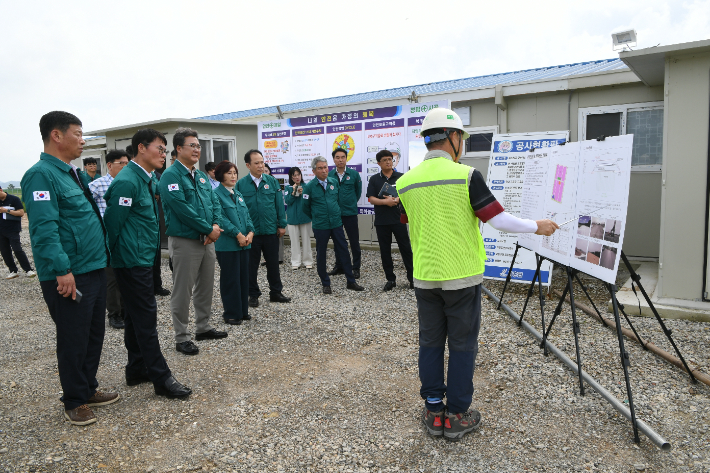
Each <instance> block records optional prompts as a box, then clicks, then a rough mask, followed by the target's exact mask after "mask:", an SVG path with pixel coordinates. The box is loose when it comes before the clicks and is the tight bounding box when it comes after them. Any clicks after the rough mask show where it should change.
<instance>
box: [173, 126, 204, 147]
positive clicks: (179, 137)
mask: <svg viewBox="0 0 710 473" xmlns="http://www.w3.org/2000/svg"><path fill="white" fill-rule="evenodd" d="M189 136H193V137H195V138H198V139H199V136H197V132H196V131H195V130H193V129H192V128H185V127H180V128H178V129H177V130H175V134H174V135H173V148H175V149H177V147H178V146H185V138H187V137H189Z"/></svg>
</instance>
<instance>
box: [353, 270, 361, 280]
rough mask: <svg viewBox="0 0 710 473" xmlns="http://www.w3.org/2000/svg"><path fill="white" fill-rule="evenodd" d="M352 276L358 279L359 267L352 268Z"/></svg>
mask: <svg viewBox="0 0 710 473" xmlns="http://www.w3.org/2000/svg"><path fill="white" fill-rule="evenodd" d="M353 277H354V278H355V279H360V270H359V269H353Z"/></svg>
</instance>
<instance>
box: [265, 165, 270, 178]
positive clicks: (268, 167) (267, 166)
mask: <svg viewBox="0 0 710 473" xmlns="http://www.w3.org/2000/svg"><path fill="white" fill-rule="evenodd" d="M264 167H265V168H266V169H268V170H269V176H270V175H271V166H269V165H268V164H266V163H264Z"/></svg>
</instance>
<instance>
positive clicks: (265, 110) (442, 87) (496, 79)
mask: <svg viewBox="0 0 710 473" xmlns="http://www.w3.org/2000/svg"><path fill="white" fill-rule="evenodd" d="M627 68H628V67H627V66H626V64H624V63H623V62H622V61H621V60H620V59H618V58H616V59H603V60H601V61H588V62H580V63H577V64H565V65H562V66H552V67H541V68H538V69H528V70H525V71H517V72H506V73H503V74H491V75H487V76H478V77H469V78H467V79H456V80H448V81H443V82H431V83H429V84H420V85H413V86H409V87H398V88H396V89H386V90H378V91H376V92H364V93H361V94H352V95H343V96H340V97H331V98H327V99H318V100H308V101H305V102H298V103H291V104H285V105H280V107H281V111H282V112H284V113H286V112H293V111H296V110H304V109H306V110H307V109H314V108H322V107H332V106H337V105H347V104H351V103H361V102H368V101H372V100H386V99H395V98H403V97H407V96H409V95H411V93H412V91H415V92H416V93H417V95H425V94H435V93H442V92H455V91H457V90H468V89H476V88H481V87H492V86H495V85H498V84H513V83H518V82H529V81H541V80H548V79H558V78H562V77H569V76H577V75H583V74H593V73H595V72H607V71H613V70H617V69H627ZM276 113H278V111H277V110H276V106H273V107H262V108H254V109H251V110H243V111H241V112H231V113H220V114H218V115H209V116H206V117H198V118H197V119H198V120H234V119H239V118H248V117H255V116H260V115H267V114H276Z"/></svg>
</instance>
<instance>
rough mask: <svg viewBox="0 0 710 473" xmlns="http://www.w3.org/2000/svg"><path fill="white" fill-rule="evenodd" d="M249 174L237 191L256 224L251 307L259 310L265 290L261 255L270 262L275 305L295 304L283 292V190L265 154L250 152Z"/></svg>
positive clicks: (271, 297)
mask: <svg viewBox="0 0 710 473" xmlns="http://www.w3.org/2000/svg"><path fill="white" fill-rule="evenodd" d="M244 162H245V163H246V165H247V169H249V174H247V175H246V176H244V177H243V178H241V179H239V181H237V190H238V191H239V192H240V193H241V194H242V197H244V200H245V201H246V203H247V207H248V208H249V216H250V217H251V221H252V223H253V224H254V241H252V244H251V250H249V252H250V253H249V307H259V296H261V290H260V289H259V283H258V281H257V275H258V273H259V263H260V262H261V253H262V251H263V253H264V259H265V260H266V279H267V280H268V281H269V300H270V301H271V302H291V298H290V297H286V296H284V295H283V293H282V292H281V291H282V290H283V287H284V286H283V284H282V283H281V274H280V272H279V238H281V237H282V236H283V235H284V234H285V233H286V211H285V210H284V199H283V194H282V193H281V186H280V185H279V181H277V180H276V178H274V177H272V176H270V175H268V174H266V173H265V172H264V156H262V155H261V151H259V150H256V149H250V150H249V151H247V152H246V154H245V155H244Z"/></svg>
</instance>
